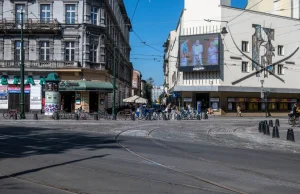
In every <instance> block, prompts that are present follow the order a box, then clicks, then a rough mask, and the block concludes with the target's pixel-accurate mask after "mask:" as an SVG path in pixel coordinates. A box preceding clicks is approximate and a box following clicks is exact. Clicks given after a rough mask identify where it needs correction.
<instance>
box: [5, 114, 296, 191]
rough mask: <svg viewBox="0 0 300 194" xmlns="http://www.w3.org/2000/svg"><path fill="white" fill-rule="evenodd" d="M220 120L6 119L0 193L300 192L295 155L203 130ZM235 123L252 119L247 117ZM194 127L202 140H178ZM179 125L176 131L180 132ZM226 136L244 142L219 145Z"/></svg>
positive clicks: (249, 123)
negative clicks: (130, 121) (59, 121)
mask: <svg viewBox="0 0 300 194" xmlns="http://www.w3.org/2000/svg"><path fill="white" fill-rule="evenodd" d="M241 122H245V123H244V124H243V123H241ZM219 125H224V123H223V121H220V122H218V123H217V122H216V123H209V124H207V126H206V125H205V124H203V125H202V126H199V123H196V122H194V123H193V122H188V123H184V122H181V123H180V124H179V123H171V122H169V123H153V122H152V123H151V122H144V123H139V124H138V125H137V123H129V122H124V123H122V122H116V123H112V122H111V123H102V124H99V123H83V122H77V123H76V122H74V123H72V122H65V123H59V124H54V123H51V122H46V121H45V122H40V123H33V122H31V123H30V122H27V123H26V122H23V123H22V122H16V123H13V122H12V123H4V124H2V125H1V127H0V193H1V194H2V193H3V194H19V193H22V194H36V193H46V194H47V193H49V194H50V193H51V194H64V193H80V194H85V193H87V194H92V193H105V194H106V193H107V194H126V193H134V194H140V193H178V194H183V193H197V194H198V193H272V194H274V193H297V194H298V193H300V181H299V180H300V173H299V172H300V155H299V154H298V153H291V152H284V151H282V150H270V149H256V148H253V149H247V148H246V147H244V146H242V145H244V144H245V143H248V142H246V140H245V139H240V138H239V137H237V136H235V137H233V136H229V135H226V134H224V136H222V135H218V137H217V138H216V137H211V136H210V135H209V134H207V133H206V132H207V129H208V128H212V126H219ZM239 125H241V126H245V127H246V126H248V127H249V126H250V125H252V123H251V122H250V121H246V120H245V121H239ZM37 126H39V127H37ZM228 126H229V127H230V124H228ZM183 127H186V128H187V131H185V132H186V133H184V132H182V131H181V130H182V128H183ZM236 127H237V125H234V126H233V128H234V129H236ZM255 127H256V126H255ZM196 128H197V129H199V130H198V132H199V131H202V132H203V133H202V132H201V133H200V132H199V133H198V134H197V136H193V138H195V137H196V138H198V139H200V140H201V141H190V140H189V139H184V138H182V137H183V136H184V134H188V135H190V136H191V133H192V132H191V131H192V129H193V130H195V129H196ZM202 128H203V130H201V129H202ZM188 129H191V130H190V131H189V132H188ZM176 130H177V131H181V132H180V134H181V135H180V136H177V138H175V135H174V132H175V131H176ZM195 131H197V130H195ZM193 133H194V132H193ZM194 134H196V132H195V133H194ZM173 137H174V138H173ZM179 137H180V138H182V141H178V138H179ZM220 139H222V140H224V141H221V140H220ZM230 141H232V142H233V141H235V142H241V143H240V144H239V145H241V146H238V144H237V143H235V144H232V145H234V146H228V145H226V146H224V142H230Z"/></svg>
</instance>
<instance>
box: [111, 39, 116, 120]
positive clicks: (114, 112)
mask: <svg viewBox="0 0 300 194" xmlns="http://www.w3.org/2000/svg"><path fill="white" fill-rule="evenodd" d="M112 116H113V120H116V44H115V43H114V70H113V104H112Z"/></svg>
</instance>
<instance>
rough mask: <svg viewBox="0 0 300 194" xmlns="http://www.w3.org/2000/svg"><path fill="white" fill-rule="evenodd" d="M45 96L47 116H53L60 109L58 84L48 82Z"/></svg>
mask: <svg viewBox="0 0 300 194" xmlns="http://www.w3.org/2000/svg"><path fill="white" fill-rule="evenodd" d="M45 96H46V99H45V101H46V102H45V115H53V113H54V112H55V111H57V110H58V109H59V108H58V107H59V92H58V83H55V82H47V83H46V92H45Z"/></svg>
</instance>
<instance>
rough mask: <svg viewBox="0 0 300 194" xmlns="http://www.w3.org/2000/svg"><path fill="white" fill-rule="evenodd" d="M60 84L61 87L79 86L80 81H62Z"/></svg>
mask: <svg viewBox="0 0 300 194" xmlns="http://www.w3.org/2000/svg"><path fill="white" fill-rule="evenodd" d="M59 86H60V87H78V86H79V83H78V82H67V81H64V82H60V83H59Z"/></svg>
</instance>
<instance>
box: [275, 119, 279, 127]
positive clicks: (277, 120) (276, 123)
mask: <svg viewBox="0 0 300 194" xmlns="http://www.w3.org/2000/svg"><path fill="white" fill-rule="evenodd" d="M275 126H277V127H280V123H279V119H276V120H275Z"/></svg>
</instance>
